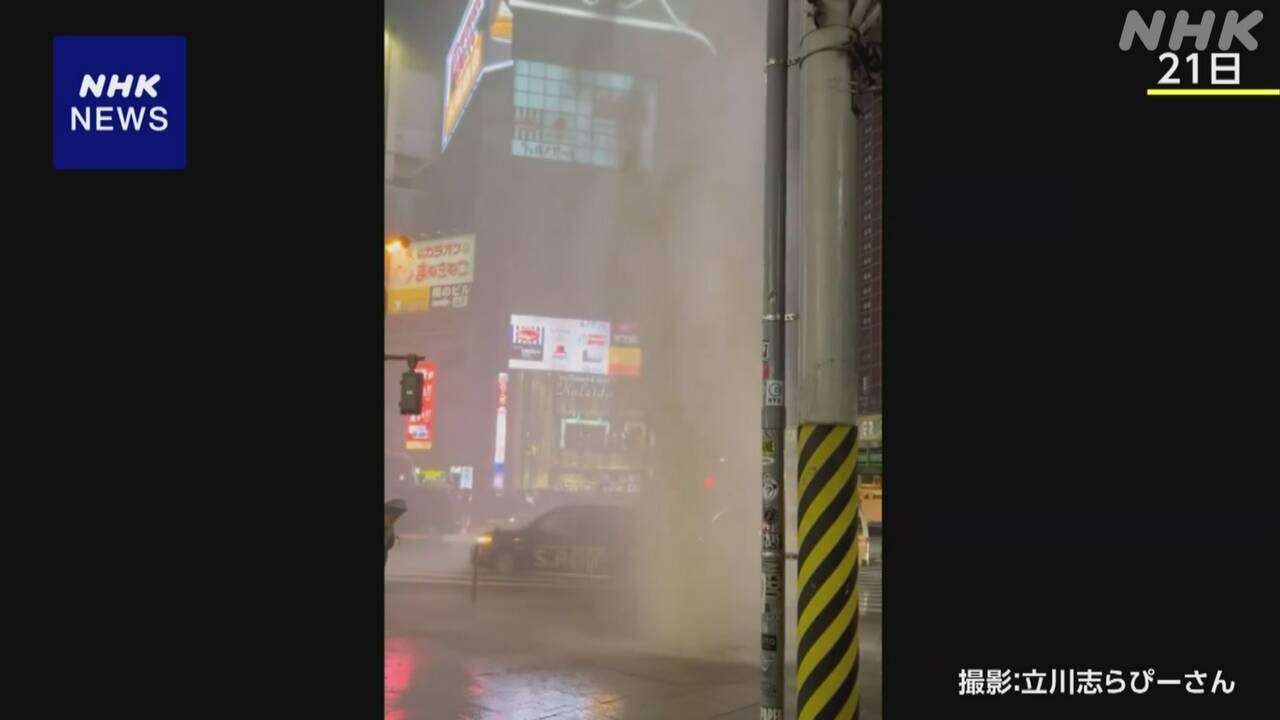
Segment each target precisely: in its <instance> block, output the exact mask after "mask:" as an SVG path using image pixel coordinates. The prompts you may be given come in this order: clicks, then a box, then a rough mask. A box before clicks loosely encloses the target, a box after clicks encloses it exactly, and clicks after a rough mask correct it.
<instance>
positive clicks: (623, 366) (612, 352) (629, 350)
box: [609, 346, 640, 375]
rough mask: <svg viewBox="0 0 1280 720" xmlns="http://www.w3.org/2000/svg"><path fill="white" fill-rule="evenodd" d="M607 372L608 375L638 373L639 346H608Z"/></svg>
mask: <svg viewBox="0 0 1280 720" xmlns="http://www.w3.org/2000/svg"><path fill="white" fill-rule="evenodd" d="M609 374H610V375H639V374H640V348H638V347H618V346H612V347H610V348H609Z"/></svg>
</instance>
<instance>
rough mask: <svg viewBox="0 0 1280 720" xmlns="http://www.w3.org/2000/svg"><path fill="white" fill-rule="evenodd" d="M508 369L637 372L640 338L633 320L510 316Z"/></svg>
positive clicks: (586, 373)
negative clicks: (614, 321) (614, 324)
mask: <svg viewBox="0 0 1280 720" xmlns="http://www.w3.org/2000/svg"><path fill="white" fill-rule="evenodd" d="M510 331H511V336H510V354H509V355H508V359H507V367H508V368H509V369H511V370H550V371H553V372H568V373H582V374H585V375H639V374H640V347H639V345H640V338H639V336H638V333H637V332H636V326H635V324H634V323H621V324H619V325H618V326H617V328H611V325H610V323H608V322H601V321H596V320H567V319H563V318H547V317H537V316H534V315H512V316H511V327H510Z"/></svg>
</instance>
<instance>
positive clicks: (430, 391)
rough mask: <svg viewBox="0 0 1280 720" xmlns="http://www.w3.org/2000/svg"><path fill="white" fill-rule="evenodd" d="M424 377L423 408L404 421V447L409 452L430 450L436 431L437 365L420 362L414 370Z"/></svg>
mask: <svg viewBox="0 0 1280 720" xmlns="http://www.w3.org/2000/svg"><path fill="white" fill-rule="evenodd" d="M414 370H416V371H417V372H418V374H419V375H421V376H422V408H421V409H420V411H419V412H418V414H417V415H409V416H407V417H406V418H405V419H404V446H405V449H408V450H430V449H431V439H432V435H434V433H433V429H434V421H435V418H434V415H435V395H436V364H435V363H433V362H431V361H430V360H419V361H418V366H417V367H416V368H414Z"/></svg>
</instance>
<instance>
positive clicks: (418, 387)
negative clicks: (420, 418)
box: [400, 370, 423, 415]
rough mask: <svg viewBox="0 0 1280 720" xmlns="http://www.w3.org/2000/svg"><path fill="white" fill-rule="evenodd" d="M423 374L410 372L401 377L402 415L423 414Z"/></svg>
mask: <svg viewBox="0 0 1280 720" xmlns="http://www.w3.org/2000/svg"><path fill="white" fill-rule="evenodd" d="M422 385H423V378H422V374H421V373H419V372H417V371H415V370H410V371H409V372H407V373H405V374H403V375H401V376H400V414H401V415H417V414H418V413H420V412H422Z"/></svg>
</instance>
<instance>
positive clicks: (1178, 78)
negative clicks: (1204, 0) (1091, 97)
mask: <svg viewBox="0 0 1280 720" xmlns="http://www.w3.org/2000/svg"><path fill="white" fill-rule="evenodd" d="M1168 19H1169V15H1168V13H1166V12H1165V11H1163V10H1156V11H1155V12H1153V13H1151V15H1150V17H1149V18H1147V17H1144V15H1143V13H1141V12H1140V11H1138V10H1130V11H1129V14H1128V15H1126V16H1125V18H1124V27H1123V29H1122V30H1121V31H1120V49H1121V50H1123V51H1125V52H1129V51H1130V50H1132V49H1133V47H1134V41H1135V39H1136V40H1138V41H1140V42H1141V43H1142V46H1143V47H1145V48H1146V49H1147V50H1148V51H1149V52H1152V53H1154V52H1158V51H1160V50H1162V49H1165V48H1167V50H1165V52H1162V53H1160V55H1159V56H1158V58H1157V60H1158V61H1159V62H1160V63H1161V65H1167V68H1166V70H1165V73H1164V74H1163V75H1162V76H1160V79H1159V80H1157V81H1156V83H1155V84H1156V85H1157V87H1153V88H1148V89H1147V95H1150V96H1159V95H1184V96H1185V95H1202V96H1214V95H1217V96H1231V95H1236V96H1242V95H1253V96H1259V95H1261V96H1268V95H1269V96H1280V88H1259V87H1252V88H1251V87H1244V86H1243V77H1244V59H1245V58H1246V57H1248V55H1249V54H1250V53H1252V52H1254V51H1256V50H1257V49H1258V47H1259V45H1258V38H1257V36H1256V35H1255V33H1256V32H1257V31H1258V26H1259V25H1260V24H1261V23H1262V19H1263V14H1262V11H1261V10H1254V11H1252V12H1250V13H1248V14H1247V15H1242V14H1241V13H1240V12H1238V11H1236V10H1229V11H1227V12H1226V13H1225V14H1224V15H1223V16H1222V17H1221V18H1219V17H1218V16H1217V14H1216V13H1214V12H1213V11H1212V10H1205V11H1204V12H1203V13H1201V15H1200V19H1199V21H1197V22H1192V19H1191V13H1190V12H1188V11H1186V10H1179V11H1178V12H1177V13H1176V14H1175V15H1174V16H1173V23H1172V25H1168V23H1167V20H1168ZM1215 29H1216V30H1217V43H1216V45H1215V48H1214V49H1216V50H1218V52H1209V53H1205V52H1204V51H1205V50H1208V49H1209V43H1210V41H1211V40H1213V39H1214V31H1215ZM1187 40H1193V41H1194V47H1195V52H1190V53H1188V54H1186V55H1181V56H1180V55H1179V51H1181V50H1183V43H1184V42H1185V41H1187ZM1206 85H1207V86H1208V87H1206Z"/></svg>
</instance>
